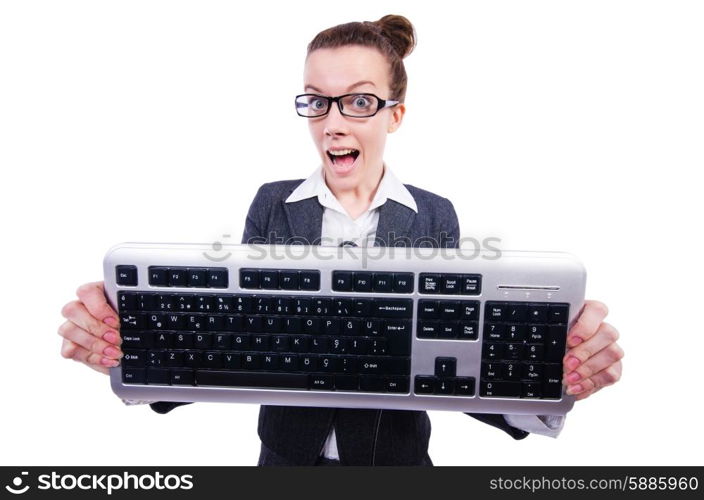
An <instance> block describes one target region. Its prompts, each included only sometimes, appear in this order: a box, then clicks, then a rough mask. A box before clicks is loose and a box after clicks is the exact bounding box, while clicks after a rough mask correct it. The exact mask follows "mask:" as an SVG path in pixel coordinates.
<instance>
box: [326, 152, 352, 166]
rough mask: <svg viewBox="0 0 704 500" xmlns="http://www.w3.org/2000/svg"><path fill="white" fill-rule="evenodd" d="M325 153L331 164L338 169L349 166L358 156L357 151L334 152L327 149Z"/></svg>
mask: <svg viewBox="0 0 704 500" xmlns="http://www.w3.org/2000/svg"><path fill="white" fill-rule="evenodd" d="M326 153H327V155H328V158H330V161H331V162H332V164H333V165H337V166H340V167H349V166H351V165H352V164H353V163H354V161H355V160H356V159H357V157H358V156H359V150H357V149H337V150H334V151H333V150H330V149H328V150H327V151H326Z"/></svg>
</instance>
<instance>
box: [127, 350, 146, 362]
mask: <svg viewBox="0 0 704 500" xmlns="http://www.w3.org/2000/svg"><path fill="white" fill-rule="evenodd" d="M122 352H123V353H124V356H123V357H122V364H123V365H124V366H146V364H147V351H145V350H143V349H123V350H122Z"/></svg>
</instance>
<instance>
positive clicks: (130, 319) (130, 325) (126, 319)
mask: <svg viewBox="0 0 704 500" xmlns="http://www.w3.org/2000/svg"><path fill="white" fill-rule="evenodd" d="M120 327H121V328H122V329H124V330H140V329H144V328H146V327H147V316H146V315H145V314H139V313H134V314H120Z"/></svg>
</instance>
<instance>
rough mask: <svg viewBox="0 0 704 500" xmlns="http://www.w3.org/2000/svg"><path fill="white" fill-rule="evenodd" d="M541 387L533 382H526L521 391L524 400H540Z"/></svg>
mask: <svg viewBox="0 0 704 500" xmlns="http://www.w3.org/2000/svg"><path fill="white" fill-rule="evenodd" d="M540 393H541V385H540V384H536V383H533V382H524V383H523V386H522V390H521V397H522V398H539V397H540Z"/></svg>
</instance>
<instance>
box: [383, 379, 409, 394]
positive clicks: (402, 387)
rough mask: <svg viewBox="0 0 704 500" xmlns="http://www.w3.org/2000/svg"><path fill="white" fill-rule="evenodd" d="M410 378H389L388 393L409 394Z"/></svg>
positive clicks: (387, 380)
mask: <svg viewBox="0 0 704 500" xmlns="http://www.w3.org/2000/svg"><path fill="white" fill-rule="evenodd" d="M408 384H409V380H408V377H387V378H386V392H408Z"/></svg>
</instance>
